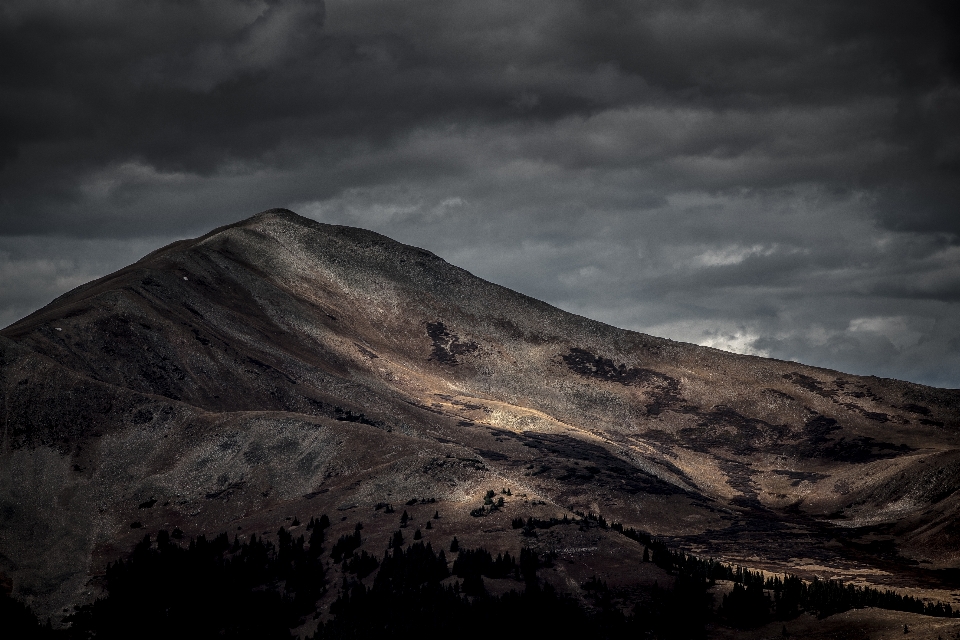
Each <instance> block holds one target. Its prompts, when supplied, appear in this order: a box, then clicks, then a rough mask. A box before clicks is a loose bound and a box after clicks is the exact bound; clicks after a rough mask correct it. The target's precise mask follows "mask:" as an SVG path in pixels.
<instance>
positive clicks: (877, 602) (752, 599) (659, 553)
mask: <svg viewBox="0 0 960 640" xmlns="http://www.w3.org/2000/svg"><path fill="white" fill-rule="evenodd" d="M584 520H585V521H587V522H591V521H592V522H595V523H596V524H597V526H601V527H603V528H606V522H605V521H604V520H603V518H602V517H600V516H592V515H587V516H585V517H584ZM609 528H610V529H613V530H614V531H617V532H619V533H620V534H622V535H624V536H626V537H628V538H630V539H632V540H635V541H637V542H639V543H641V544H643V545H644V546H645V547H646V549H647V550H649V551H645V557H646V554H647V553H649V554H651V556H652V557H650V559H651V560H652V562H654V563H655V564H656V565H657V566H659V567H660V568H662V569H663V570H664V571H666V572H668V573H671V574H672V573H676V574H678V575H684V576H688V577H696V578H697V579H705V580H706V581H707V582H708V583H709V584H710V585H713V584H715V583H716V581H717V580H727V581H730V582H733V583H734V587H733V591H732V592H731V593H730V594H728V595H725V596H724V597H723V601H722V602H721V604H720V607H719V611H718V613H719V614H720V615H721V616H722V617H723V618H724V619H725V620H726V622H727V623H729V624H731V625H733V626H738V627H752V626H760V625H763V624H765V623H767V622H769V621H771V620H791V619H793V618H795V617H797V616H798V615H800V614H801V613H803V612H809V613H812V614H814V615H816V616H817V617H818V618H825V617H827V616H831V615H833V614H835V613H842V612H844V611H849V610H851V609H862V608H865V607H875V608H878V609H888V610H892V611H906V612H910V613H919V614H923V615H928V616H938V617H954V616H956V615H957V613H956V612H954V611H953V609H952V607H951V606H950V605H949V604H947V603H943V602H936V603H932V602H924V601H923V600H921V599H919V598H914V597H913V596H909V595H903V594H899V593H896V592H895V591H891V590H889V589H886V590H883V591H881V590H879V589H874V588H873V587H863V586H858V585H852V584H845V583H844V582H843V581H841V580H820V579H819V578H814V579H813V580H812V581H811V582H805V581H804V580H802V579H800V578H799V577H797V576H795V575H790V574H788V575H786V576H784V577H782V578H781V577H780V576H774V577H768V578H765V577H764V575H763V573H761V572H759V571H750V570H749V569H745V568H743V567H740V566H733V565H729V564H725V563H721V562H717V561H715V560H712V559H703V558H698V557H696V556H692V555H689V554H686V553H684V552H682V551H671V550H670V549H669V548H668V547H667V545H666V544H665V543H664V542H663V541H660V540H656V539H654V538H653V537H652V536H650V535H649V534H648V533H645V532H642V531H637V530H636V529H633V528H624V526H623V525H622V524H620V523H618V522H614V523H613V524H611V525H609Z"/></svg>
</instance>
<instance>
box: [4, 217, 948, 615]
mask: <svg viewBox="0 0 960 640" xmlns="http://www.w3.org/2000/svg"><path fill="white" fill-rule="evenodd" d="M0 334H2V335H0V385H2V393H3V404H2V407H0V410H2V412H3V413H2V424H3V440H2V451H0V571H2V575H0V578H2V580H0V581H2V582H3V583H4V584H6V585H8V587H10V588H11V589H12V591H13V593H14V594H15V595H16V596H17V597H19V598H21V599H22V600H23V601H25V602H27V603H29V604H30V605H31V606H32V607H34V609H36V610H37V611H39V612H40V613H41V615H42V616H54V617H55V618H56V617H57V616H60V615H62V614H63V613H64V610H65V609H67V610H72V607H73V606H74V605H76V604H82V603H85V602H89V601H90V600H91V599H92V598H94V597H95V596H96V595H97V594H99V593H101V590H102V589H103V586H104V582H103V576H104V571H105V567H106V565H107V563H108V562H110V561H113V560H115V559H116V558H118V557H122V556H124V555H125V554H129V553H130V551H131V549H133V547H134V545H135V544H136V543H137V542H138V541H139V540H140V539H141V538H142V537H143V535H144V533H150V534H152V535H156V532H157V531H159V530H160V529H166V530H174V529H175V528H176V529H179V530H180V531H182V532H183V533H184V534H185V536H186V537H187V538H189V537H191V536H195V535H198V534H207V535H211V534H217V533H219V532H224V531H226V532H230V534H231V535H237V536H239V537H240V540H241V542H242V541H243V540H248V539H249V538H248V536H250V535H251V534H255V535H257V536H262V535H263V534H264V533H268V534H269V535H270V536H274V537H275V534H276V531H277V528H278V527H279V526H281V525H284V526H286V527H287V528H288V529H291V530H292V531H295V529H296V526H295V525H294V524H293V523H294V522H295V518H297V517H298V516H299V517H300V518H303V519H304V520H306V518H307V517H309V516H311V515H314V514H320V513H328V514H331V515H330V518H331V520H332V521H333V525H332V529H331V532H330V533H329V534H328V535H332V536H340V535H348V534H350V533H351V532H352V531H354V528H355V524H356V523H357V522H363V525H364V539H365V540H374V541H376V543H375V544H374V545H373V546H372V547H371V548H370V553H371V554H372V555H375V556H378V557H379V556H380V555H382V553H383V550H384V548H386V546H387V545H388V543H389V541H390V535H391V534H392V533H393V532H394V531H395V530H396V529H397V527H398V521H399V518H400V514H401V512H403V511H406V512H407V513H408V518H409V523H408V527H407V529H405V531H407V532H408V534H409V535H408V541H409V540H410V539H411V538H412V535H413V529H414V528H417V527H419V528H421V536H422V538H423V540H424V541H425V542H427V541H431V540H432V541H433V543H434V545H435V546H436V548H437V549H440V548H446V547H447V545H448V544H449V541H450V539H451V537H452V536H454V535H456V536H458V538H459V540H460V542H461V543H463V544H466V545H467V546H471V547H476V546H481V545H483V546H485V547H487V548H488V549H491V550H493V551H494V552H496V550H498V549H500V550H509V551H510V552H511V553H513V554H517V553H519V551H520V549H521V548H527V549H532V550H534V551H536V552H538V553H544V554H548V555H549V556H550V557H555V558H557V559H558V561H557V563H556V564H555V566H554V567H552V569H551V571H552V572H553V573H552V574H551V575H552V576H553V577H552V578H551V580H553V582H554V583H555V584H556V585H558V586H562V585H564V584H567V585H572V587H571V589H574V588H575V587H576V588H579V587H578V585H583V584H585V583H586V582H587V581H588V580H589V578H590V577H591V576H592V575H598V576H601V577H603V578H604V579H605V580H606V582H607V583H609V584H610V585H612V586H613V587H616V588H622V589H626V590H629V589H630V588H632V587H631V585H633V584H634V583H640V582H643V581H644V580H646V579H647V578H649V579H650V581H652V580H653V579H655V576H654V574H652V573H650V571H652V569H650V571H648V570H646V569H643V570H639V569H637V568H636V567H637V566H638V565H637V564H636V563H637V562H640V561H641V556H642V554H643V549H644V546H643V544H640V543H637V542H636V541H635V540H632V539H630V538H627V537H625V536H622V535H618V534H616V532H613V531H611V530H609V529H604V528H602V527H590V526H583V525H557V526H553V527H546V526H542V527H539V528H538V527H536V526H526V524H527V522H528V519H530V518H533V519H534V521H531V522H533V524H534V525H535V524H536V521H537V520H539V521H542V522H544V523H547V522H549V521H550V519H551V518H563V516H567V517H568V518H574V519H575V518H576V517H577V516H576V515H575V514H576V512H580V513H582V514H587V513H593V514H598V515H602V516H603V517H604V518H605V519H606V521H608V522H613V521H617V522H620V523H623V524H624V525H625V526H627V527H634V528H636V529H637V530H640V531H644V532H648V533H650V534H653V535H655V536H657V537H659V538H661V539H662V540H664V541H666V542H667V543H668V544H669V545H670V546H672V547H673V548H678V549H679V548H683V549H686V550H688V551H693V552H697V553H698V554H700V555H703V556H708V555H709V556H714V557H720V558H723V559H726V560H729V561H733V562H740V563H743V564H747V565H750V566H754V567H758V568H766V569H769V570H783V571H790V572H793V573H797V574H798V575H800V576H801V577H812V576H813V575H820V576H835V577H844V578H847V579H850V578H857V579H859V580H863V581H866V582H869V583H872V584H875V585H883V586H893V587H899V588H912V589H915V590H918V591H916V593H923V592H922V591H919V590H927V593H934V594H936V595H937V596H938V597H940V598H941V599H943V598H949V591H948V589H949V588H951V586H953V587H954V588H956V587H957V586H960V584H958V581H957V567H960V519H958V507H960V493H958V492H957V490H958V489H960V446H958V445H960V433H958V428H960V392H957V391H954V390H943V389H934V388H930V387H924V386H921V385H915V384H910V383H905V382H900V381H895V380H885V379H879V378H873V377H869V378H865V377H858V376H851V375H846V374H842V373H838V372H835V371H829V370H825V369H818V368H813V367H806V366H803V365H800V364H797V363H793V362H782V361H777V360H771V359H764V358H757V357H751V356H741V355H735V354H730V353H726V352H722V351H718V350H714V349H709V348H705V347H699V346H694V345H689V344H683V343H677V342H673V341H670V340H664V339H660V338H655V337H651V336H647V335H643V334H638V333H634V332H630V331H624V330H621V329H616V328H614V327H610V326H607V325H604V324H601V323H598V322H594V321H591V320H587V319H585V318H582V317H579V316H575V315H572V314H569V313H565V312H563V311H560V310H558V309H555V308H553V307H551V306H549V305H547V304H545V303H543V302H540V301H537V300H534V299H531V298H529V297H526V296H523V295H521V294H518V293H516V292H513V291H510V290H508V289H505V288H503V287H499V286H497V285H494V284H491V283H489V282H486V281H484V280H481V279H479V278H476V277H474V276H472V275H470V274H469V273H467V272H466V271H464V270H462V269H459V268H457V267H454V266H452V265H450V264H448V263H446V262H444V261H443V260H441V259H440V258H438V257H437V256H435V255H433V254H431V253H429V252H427V251H423V250H421V249H417V248H414V247H410V246H406V245H402V244H399V243H397V242H394V241H392V240H389V239H388V238H385V237H383V236H380V235H377V234H375V233H371V232H368V231H363V230H360V229H353V228H348V227H338V226H330V225H324V224H320V223H316V222H313V221H310V220H307V219H305V218H302V217H300V216H297V215H296V214H293V213H292V212H289V211H286V210H271V211H267V212H264V213H261V214H259V215H256V216H254V217H252V218H250V219H248V220H244V221H242V222H239V223H237V224H234V225H230V226H228V227H223V228H221V229H217V230H215V231H213V232H211V233H210V234H207V235H206V236H204V237H202V238H198V239H196V240H188V241H182V242H178V243H174V244H173V245H170V246H168V247H165V248H163V249H160V250H158V251H156V252H154V253H152V254H150V255H149V256H147V257H145V258H144V259H142V260H140V261H139V262H137V263H136V264H133V265H131V266H129V267H127V268H125V269H122V270H121V271H118V272H116V273H114V274H111V275H109V276H106V277H104V278H101V279H100V280H97V281H95V282H92V283H89V284H87V285H84V286H82V287H80V288H78V289H76V290H74V291H72V292H70V293H68V294H66V295H64V296H61V297H60V298H58V299H57V300H55V301H54V302H53V303H51V304H50V305H48V306H47V307H45V308H43V309H41V310H40V311H38V312H36V313H34V314H33V315H31V316H29V317H27V318H25V319H23V320H21V321H20V322H18V323H16V324H14V325H11V326H10V327H7V328H6V329H4V330H3V331H2V332H0ZM491 491H493V492H494V493H493V495H492V496H491V495H490V493H489V492H491ZM386 505H391V506H390V507H387V506H386ZM434 515H439V516H440V517H439V518H434V517H433V516H434ZM517 519H523V526H517V527H516V528H515V527H514V524H515V521H516V520H517ZM428 521H429V522H430V523H431V527H430V528H429V529H427V528H426V523H427V522H428ZM341 529H342V531H341ZM308 535H309V534H308ZM381 538H382V540H381ZM334 539H336V538H334ZM351 551H352V550H351ZM333 570H334V571H335V570H336V567H334V568H333ZM645 572H646V573H645ZM648 573H649V574H650V575H646V574H648ZM331 575H332V574H331ZM574 590H576V589H574ZM937 590H940V591H937ZM331 593H332V592H331Z"/></svg>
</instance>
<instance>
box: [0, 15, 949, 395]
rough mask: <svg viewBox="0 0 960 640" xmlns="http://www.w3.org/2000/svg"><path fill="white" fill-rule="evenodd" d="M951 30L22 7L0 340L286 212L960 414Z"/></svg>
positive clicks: (9, 28) (3, 205) (9, 141)
mask: <svg viewBox="0 0 960 640" xmlns="http://www.w3.org/2000/svg"><path fill="white" fill-rule="evenodd" d="M956 6H957V4H956V2H952V1H948V0H944V1H935V2H927V3H923V2H918V1H916V0H911V1H907V0H896V1H889V0H856V1H851V0H839V1H838V0H829V1H819V0H797V1H789V0H788V1H783V2H769V1H767V0H757V1H750V0H721V1H717V2H710V1H706V2H697V1H686V0H663V1H660V0H653V1H642V0H630V1H626V0H602V1H600V0H549V1H547V0H523V1H519V2H518V1H517V0H509V1H498V0H485V1H483V2H478V1H477V0H468V1H461V0H443V1H437V0H434V1H431V2H424V1H419V0H330V1H328V2H326V3H325V4H324V3H322V2H317V1H316V0H309V1H308V0H276V1H270V2H262V1H250V2H230V1H226V0H209V1H189V0H151V1H150V2H132V1H118V0H4V1H3V3H2V4H0V325H4V326H5V325H7V324H9V323H11V322H13V321H15V320H17V319H18V318H20V317H22V316H24V315H26V314H27V313H29V312H30V311H32V310H34V309H36V308H38V307H40V306H42V305H43V304H46V303H47V302H49V301H50V300H51V299H52V298H54V297H55V296H56V295H58V294H60V293H62V292H64V291H66V290H68V289H70V288H72V287H74V286H77V285H79V284H81V283H83V282H85V281H87V280H89V279H92V278H94V277H98V276H100V275H103V274H105V273H108V272H110V271H112V270H115V269H117V268H120V267H122V266H124V265H125V264H128V263H130V262H132V261H134V260H136V259H138V258H139V257H141V256H142V255H144V254H145V253H147V252H149V251H150V250H152V249H153V248H155V247H157V246H159V245H161V244H165V243H167V242H170V241H171V240H173V239H176V238H182V237H190V236H195V235H198V234H201V233H203V232H205V231H207V230H209V229H211V228H213V227H215V226H217V225H220V224H224V223H227V222H232V221H234V220H238V219H241V218H245V217H247V216H249V215H252V214H254V213H256V212H258V211H260V210H263V209H267V208H270V207H275V206H284V207H288V208H291V209H293V210H294V211H297V212H298V213H300V214H302V215H306V216H309V217H312V218H315V219H317V220H321V221H324V222H333V223H339V224H348V225H355V226H360V227H365V228H368V229H373V230H376V231H379V232H381V233H384V234H386V235H389V236H391V237H393V238H396V239H398V240H401V241H403V242H407V243H410V244H414V245H418V246H421V247H424V248H427V249H430V250H432V251H434V252H435V253H437V254H439V255H440V256H441V257H443V258H445V259H446V260H448V261H449V262H452V263H453V264H456V265H459V266H462V267H464V268H466V269H468V270H470V271H472V272H473V273H475V274H477V275H479V276H482V277H484V278H486V279H488V280H492V281H494V282H497V283H499V284H503V285H505V286H508V287H511V288H513V289H516V290H518V291H521V292H523V293H526V294H529V295H532V296H535V297H537V298H541V299H543V300H546V301H548V302H550V303H552V304H555V305H557V306H560V307H562V308H564V309H567V310H569V311H573V312H576V313H580V314H583V315H585V316H589V317H591V318H595V319H598V320H602V321H604V322H608V323H610V324H614V325H617V326H620V327H625V328H629V329H635V330H639V331H644V332H647V333H652V334H655V335H660V336H665V337H669V338H674V339H678V340H684V341H688V342H695V343H699V344H705V345H711V346H716V347H720V348H724V349H729V350H733V351H738V352H742V353H753V354H759V355H768V356H772V357H776V358H783V359H794V360H798V361H800V362H805V363H808V364H815V365H821V366H827V367H831V368H836V369H840V370H843V371H847V372H851V373H860V374H872V375H879V376H885V377H895V378H901V379H906V380H913V381H917V382H923V383H927V384H933V385H937V386H947V387H960V48H958V38H957V37H956V36H957V33H958V13H957V9H956V8H955V7H956Z"/></svg>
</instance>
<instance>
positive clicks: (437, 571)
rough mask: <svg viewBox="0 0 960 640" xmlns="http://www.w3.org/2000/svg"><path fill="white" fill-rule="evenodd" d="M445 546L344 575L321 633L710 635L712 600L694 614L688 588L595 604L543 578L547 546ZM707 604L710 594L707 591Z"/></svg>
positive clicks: (335, 636) (411, 551) (318, 638)
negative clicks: (634, 601) (625, 604)
mask: <svg viewBox="0 0 960 640" xmlns="http://www.w3.org/2000/svg"><path fill="white" fill-rule="evenodd" d="M445 555H446V554H445V553H444V551H440V552H439V553H438V552H436V551H434V549H433V547H432V546H431V545H430V543H426V544H424V543H423V542H417V543H415V544H413V545H411V546H409V547H407V548H406V549H405V550H404V549H402V548H399V547H394V548H393V549H392V550H390V551H388V552H387V553H386V554H385V555H384V557H383V559H382V560H381V562H380V570H379V571H378V572H377V575H376V577H375V578H374V580H373V584H372V585H371V586H369V587H368V586H366V585H364V584H363V583H362V582H359V581H357V582H354V583H352V584H345V585H344V588H343V589H342V590H341V592H340V594H339V595H338V597H337V599H336V601H335V602H334V603H333V604H332V605H331V607H330V612H331V614H333V617H332V618H331V619H330V620H328V621H326V622H323V623H322V624H320V626H319V627H318V629H317V631H316V633H315V634H314V636H313V640H346V639H354V638H408V637H418V636H424V637H428V638H430V637H456V638H460V639H473V638H478V639H479V638H489V637H490V636H491V635H495V636H496V637H498V638H505V639H510V640H512V639H517V640H520V639H524V640H527V639H528V638H531V637H540V636H543V635H550V636H556V637H580V636H583V637H591V638H598V639H605V638H610V639H613V638H618V639H619V638H623V637H653V638H663V639H665V640H673V639H677V640H679V639H681V638H682V639H695V638H701V637H703V636H704V624H703V623H704V621H705V620H706V611H707V610H708V607H706V606H705V607H704V608H703V611H702V612H699V615H698V614H694V615H691V611H690V605H691V601H690V600H689V599H688V598H687V597H686V596H687V594H686V593H684V592H681V591H678V590H676V589H654V593H653V594H652V597H651V600H650V601H649V602H645V603H644V604H642V605H639V606H637V607H635V608H634V609H633V610H632V611H624V610H622V609H621V608H620V607H619V606H616V605H615V604H614V601H613V599H611V598H602V597H598V598H596V599H595V605H596V606H594V607H592V608H591V607H585V606H583V605H582V604H581V603H580V601H578V600H576V599H574V598H573V597H572V596H569V595H565V594H560V593H558V592H557V591H556V590H555V589H554V588H553V587H552V586H551V585H550V584H549V583H546V582H543V581H541V580H540V579H539V578H538V576H537V571H538V569H540V568H542V567H548V566H552V565H551V562H552V559H551V558H550V556H549V555H548V556H545V557H541V556H540V555H538V554H537V553H536V552H534V551H531V550H530V549H522V550H521V552H520V556H519V559H517V558H513V557H512V556H510V555H509V554H506V553H498V554H497V556H496V557H494V556H493V554H491V553H490V552H489V551H488V550H486V549H483V548H478V549H461V550H460V551H459V553H458V556H457V558H456V560H455V561H454V563H453V567H452V569H448V566H447V561H446V557H445ZM459 578H462V581H461V580H460V579H459ZM491 579H499V580H517V581H519V583H518V584H517V585H516V586H515V587H514V588H511V589H510V590H509V591H508V592H507V593H506V594H504V595H500V596H496V595H491V594H490V593H489V592H488V589H487V584H486V582H485V580H491ZM699 595H700V596H701V597H703V596H704V595H705V592H704V591H703V590H701V591H700V594H699ZM703 604H704V605H707V604H708V602H707V600H706V599H705V598H704V599H703Z"/></svg>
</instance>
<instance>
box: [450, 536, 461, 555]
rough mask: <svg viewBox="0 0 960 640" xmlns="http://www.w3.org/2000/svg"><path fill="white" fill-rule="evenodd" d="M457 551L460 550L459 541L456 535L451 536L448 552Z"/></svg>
mask: <svg viewBox="0 0 960 640" xmlns="http://www.w3.org/2000/svg"><path fill="white" fill-rule="evenodd" d="M458 551H460V541H458V540H457V536H453V541H452V542H451V543H450V553H456V552H458Z"/></svg>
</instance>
